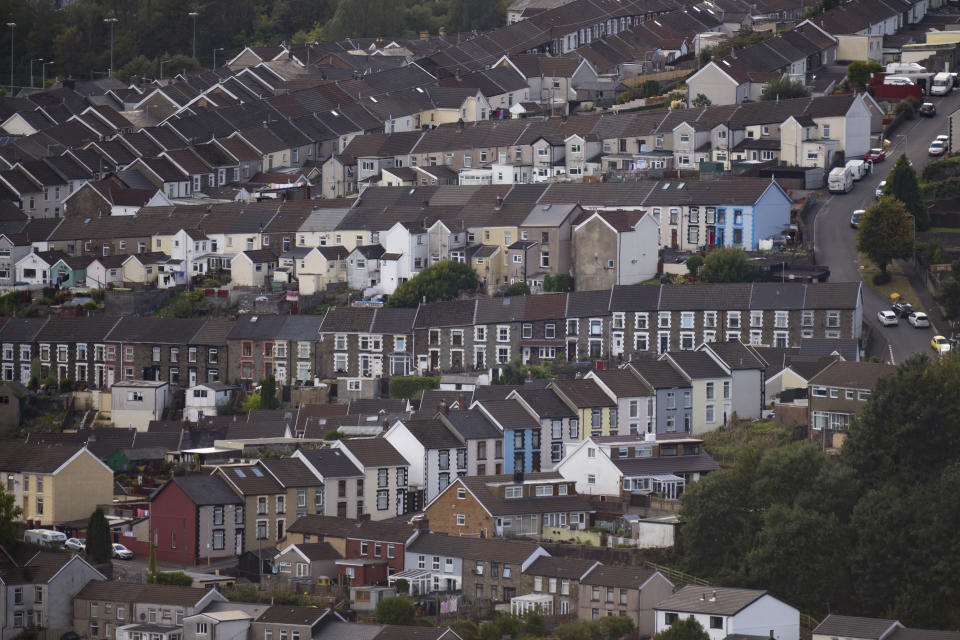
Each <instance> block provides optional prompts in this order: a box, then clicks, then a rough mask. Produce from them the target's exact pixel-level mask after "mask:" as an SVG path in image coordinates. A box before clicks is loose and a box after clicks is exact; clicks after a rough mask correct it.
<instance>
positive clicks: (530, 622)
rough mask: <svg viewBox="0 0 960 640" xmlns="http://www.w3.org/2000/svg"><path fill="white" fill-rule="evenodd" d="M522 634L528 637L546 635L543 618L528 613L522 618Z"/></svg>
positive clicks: (545, 625)
mask: <svg viewBox="0 0 960 640" xmlns="http://www.w3.org/2000/svg"><path fill="white" fill-rule="evenodd" d="M523 632H524V633H525V634H527V635H528V636H545V635H547V624H546V621H544V619H543V616H541V615H539V614H536V613H528V614H527V615H526V616H524V617H523Z"/></svg>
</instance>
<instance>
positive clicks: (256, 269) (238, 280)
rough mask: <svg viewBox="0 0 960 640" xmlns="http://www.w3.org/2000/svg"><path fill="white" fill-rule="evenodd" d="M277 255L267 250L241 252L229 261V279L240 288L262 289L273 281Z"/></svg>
mask: <svg viewBox="0 0 960 640" xmlns="http://www.w3.org/2000/svg"><path fill="white" fill-rule="evenodd" d="M277 264H278V260H277V255H276V254H275V253H274V252H273V251H270V250H269V249H261V250H256V251H241V252H240V253H238V254H237V255H235V256H234V257H233V259H232V260H231V261H230V279H231V280H232V281H233V283H234V284H235V285H239V286H241V287H260V288H262V287H264V286H267V285H268V284H269V283H270V281H271V280H272V279H273V271H274V269H276V268H277Z"/></svg>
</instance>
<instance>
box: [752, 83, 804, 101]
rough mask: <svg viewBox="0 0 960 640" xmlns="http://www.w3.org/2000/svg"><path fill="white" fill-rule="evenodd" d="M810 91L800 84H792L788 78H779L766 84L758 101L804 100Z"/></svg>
mask: <svg viewBox="0 0 960 640" xmlns="http://www.w3.org/2000/svg"><path fill="white" fill-rule="evenodd" d="M809 95H810V90H809V89H807V87H806V85H804V84H803V83H802V82H793V81H792V80H790V78H780V79H777V80H773V81H772V82H768V83H767V86H765V87H764V88H763V92H762V93H761V94H760V100H762V101H765V100H789V99H790V98H806V97H807V96H809Z"/></svg>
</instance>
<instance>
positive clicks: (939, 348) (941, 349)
mask: <svg viewBox="0 0 960 640" xmlns="http://www.w3.org/2000/svg"><path fill="white" fill-rule="evenodd" d="M930 346H931V347H933V350H934V351H936V352H937V353H939V354H941V355H942V354H944V353H949V352H950V341H949V340H947V339H946V338H944V337H943V336H933V339H932V340H930Z"/></svg>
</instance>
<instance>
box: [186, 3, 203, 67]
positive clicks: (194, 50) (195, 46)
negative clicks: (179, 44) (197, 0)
mask: <svg viewBox="0 0 960 640" xmlns="http://www.w3.org/2000/svg"><path fill="white" fill-rule="evenodd" d="M187 15H188V16H190V17H191V18H193V59H194V60H196V59H197V16H199V15H200V14H199V13H198V12H196V11H191V12H190V13H188V14H187Z"/></svg>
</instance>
